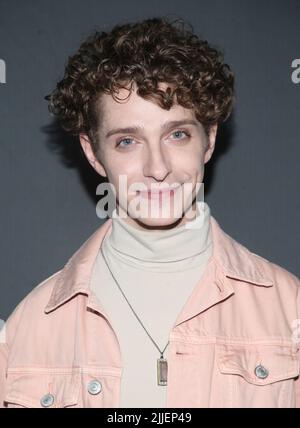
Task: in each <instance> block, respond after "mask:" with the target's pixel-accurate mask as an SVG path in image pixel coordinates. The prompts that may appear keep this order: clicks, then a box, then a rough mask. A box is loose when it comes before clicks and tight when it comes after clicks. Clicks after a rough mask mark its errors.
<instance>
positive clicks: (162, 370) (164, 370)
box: [100, 245, 169, 386]
mask: <svg viewBox="0 0 300 428" xmlns="http://www.w3.org/2000/svg"><path fill="white" fill-rule="evenodd" d="M100 250H101V253H102V256H103V258H104V261H105V263H106V265H107V267H108V269H109V271H110V273H111V275H112V277H113V279H114V280H115V283H116V284H117V286H118V288H119V290H120V291H121V293H122V294H123V296H124V298H125V300H126V302H127V303H128V305H129V307H130V309H131V310H132V312H133V314H134V315H135V317H136V318H137V320H138V321H139V323H140V324H141V326H142V327H143V329H144V330H145V332H146V333H147V335H148V337H149V338H150V340H151V341H152V343H153V344H154V346H155V347H156V348H157V349H158V351H159V353H160V358H158V359H157V384H158V385H160V386H165V385H167V378H168V361H167V359H166V358H164V352H165V350H166V348H167V346H168V344H169V341H168V343H167V344H166V346H165V347H164V350H163V351H161V350H160V349H159V347H158V345H157V344H156V343H155V341H154V340H153V338H152V337H151V336H150V334H149V332H148V331H147V329H146V327H145V326H144V324H143V323H142V321H141V320H140V318H139V316H138V315H137V313H136V312H135V310H134V309H133V307H132V306H131V304H130V302H129V301H128V299H127V297H126V296H125V293H124V292H123V290H122V288H121V287H120V284H119V283H118V281H117V279H116V277H115V276H114V274H113V273H112V270H111V268H110V267H109V264H108V262H107V259H106V256H105V255H104V252H103V249H102V245H101V246H100Z"/></svg>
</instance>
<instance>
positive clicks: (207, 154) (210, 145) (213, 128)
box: [204, 124, 218, 163]
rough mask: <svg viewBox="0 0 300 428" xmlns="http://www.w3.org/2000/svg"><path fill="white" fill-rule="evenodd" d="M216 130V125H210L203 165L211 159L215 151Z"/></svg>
mask: <svg viewBox="0 0 300 428" xmlns="http://www.w3.org/2000/svg"><path fill="white" fill-rule="evenodd" d="M217 129H218V125H217V124H215V125H212V126H211V127H210V130H209V136H208V137H207V138H208V144H207V148H206V151H205V155H204V163H207V162H208V161H209V160H210V158H211V157H212V154H213V152H214V149H215V143H216V136H217Z"/></svg>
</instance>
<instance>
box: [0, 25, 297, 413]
mask: <svg viewBox="0 0 300 428" xmlns="http://www.w3.org/2000/svg"><path fill="white" fill-rule="evenodd" d="M233 80H234V79H233V74H232V72H231V70H230V68H229V67H228V66H227V64H224V63H223V61H222V58H221V55H220V53H219V52H218V51H217V50H216V49H214V48H212V47H211V46H210V45H209V44H208V43H207V42H206V41H202V40H199V39H198V37H196V36H195V35H194V34H193V33H192V32H190V31H188V30H186V29H184V28H181V27H180V26H177V23H176V22H174V23H171V22H169V21H168V20H167V19H164V18H153V19H147V20H145V21H142V22H138V23H134V24H126V25H122V26H116V27H115V28H114V29H113V30H112V31H111V32H110V33H105V32H101V33H99V32H95V33H94V34H92V35H91V36H90V37H89V38H88V39H87V40H86V41H85V42H83V43H82V45H81V46H80V48H79V50H78V52H76V53H75V55H73V56H72V57H70V58H69V63H68V65H67V67H66V73H65V76H64V78H63V80H62V81H61V82H59V84H58V85H57V87H56V89H55V91H53V93H52V94H51V95H49V96H47V100H48V101H49V102H50V111H51V112H53V113H54V114H56V115H57V117H58V118H59V119H60V121H61V123H62V125H63V127H64V128H65V129H66V130H68V131H69V132H71V133H72V134H74V135H78V136H79V140H80V144H81V147H82V150H83V153H84V155H85V156H86V158H87V160H88V161H89V163H90V164H91V166H92V167H93V168H94V169H95V170H96V171H97V172H98V173H99V175H101V176H102V177H105V178H106V179H107V181H108V183H109V184H110V185H111V188H112V189H113V192H114V196H115V198H116V207H115V209H114V210H113V215H112V218H109V219H108V220H107V221H106V222H105V223H104V224H103V225H102V226H100V227H99V229H97V230H96V231H95V233H94V234H93V235H92V236H91V237H90V238H89V239H88V240H87V241H86V242H85V243H84V244H83V245H82V246H81V247H80V248H79V250H78V251H77V252H76V253H75V254H74V255H73V256H72V257H71V258H70V259H69V261H68V262H67V263H66V265H65V266H64V267H63V268H62V269H61V270H60V271H58V272H56V273H54V274H53V275H52V276H51V277H50V278H47V279H46V280H45V281H43V282H42V283H41V284H39V286H38V287H35V288H34V290H33V291H32V292H31V293H30V294H29V295H28V296H27V297H26V298H25V299H24V300H23V301H22V302H21V303H20V304H19V305H18V307H17V308H16V309H15V311H14V312H13V314H12V315H11V316H10V318H9V320H8V322H7V323H6V328H5V333H6V340H5V343H3V344H2V345H1V348H0V349H1V352H0V362H1V363H0V364H1V365H0V367H1V370H0V373H1V374H0V379H1V381H0V385H1V388H0V403H1V405H2V406H3V407H50V408H51V407H300V386H299V382H300V381H299V361H300V357H299V354H300V351H299V349H300V344H299V340H298V335H297V328H298V321H299V318H300V317H299V309H300V298H299V285H300V284H299V280H298V278H296V277H295V276H294V275H293V274H292V273H290V272H288V271H286V270H285V269H283V268H282V267H280V266H278V265H276V264H274V263H271V262H269V261H267V260H266V259H264V258H262V257H260V256H258V255H256V254H254V253H252V252H250V251H249V250H248V249H247V248H245V247H244V246H243V245H241V244H239V243H238V242H237V241H235V240H234V239H233V238H231V237H230V236H229V235H227V234H226V233H225V232H224V231H223V230H222V229H221V227H220V225H219V224H218V222H217V221H216V219H215V218H214V217H213V216H212V215H211V214H210V208H209V206H208V204H207V203H205V202H203V201H200V202H199V201H198V199H199V184H200V183H202V182H203V178H204V165H205V164H206V163H207V162H208V161H209V160H210V158H211V157H212V154H213V151H214V147H215V139H216V133H217V127H218V124H219V123H220V122H222V121H224V120H226V119H227V118H228V117H229V115H230V112H231V109H232V105H233Z"/></svg>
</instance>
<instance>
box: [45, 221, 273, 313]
mask: <svg viewBox="0 0 300 428" xmlns="http://www.w3.org/2000/svg"><path fill="white" fill-rule="evenodd" d="M112 221H113V220H112V219H111V218H109V219H108V220H107V221H106V222H105V223H104V224H103V225H101V226H100V227H99V228H98V229H97V230H96V231H95V232H94V233H93V234H92V235H91V236H90V238H89V239H88V240H87V241H85V242H84V243H83V244H82V245H81V247H80V248H79V249H78V250H77V251H76V252H75V253H74V254H73V256H72V257H71V258H70V259H69V260H68V262H67V263H66V264H65V266H64V267H63V269H61V270H60V271H59V272H58V276H57V279H56V282H55V284H54V287H53V290H52V294H51V297H50V300H49V301H48V303H47V306H46V307H45V313H49V312H52V311H53V310H55V309H56V308H58V307H59V306H61V305H62V304H63V303H65V302H67V301H68V300H70V299H71V298H72V297H74V296H75V295H77V294H79V293H82V294H86V295H87V296H89V297H90V299H91V303H93V299H94V297H93V295H92V294H91V292H90V279H91V275H92V270H93V265H94V262H95V260H96V257H97V254H98V251H99V248H100V246H101V243H102V241H103V239H104V237H105V236H106V234H110V233H111V230H112V227H111V226H112ZM210 222H211V228H212V241H213V253H212V257H211V263H210V264H209V267H210V268H211V267H212V265H213V266H214V268H216V269H217V270H218V272H219V274H220V275H222V276H223V277H230V278H234V279H238V280H241V281H243V282H245V283H248V284H252V285H259V286H264V287H270V286H272V285H273V283H272V281H271V279H270V278H268V277H267V276H266V275H265V274H264V273H263V272H262V270H261V268H260V264H261V263H260V262H259V257H257V256H256V255H255V254H253V253H251V252H250V251H249V250H248V249H247V248H246V247H244V246H243V245H242V244H240V243H238V242H237V241H235V240H234V239H233V238H231V237H230V236H229V235H228V234H227V233H225V232H224V230H223V229H222V228H221V227H220V225H219V223H218V222H217V221H216V219H215V218H214V217H213V216H212V215H210ZM98 308H99V309H100V311H101V310H102V309H103V308H101V306H100V307H99V303H98ZM104 312H105V311H104Z"/></svg>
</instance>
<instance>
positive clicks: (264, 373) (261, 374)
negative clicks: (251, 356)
mask: <svg viewBox="0 0 300 428" xmlns="http://www.w3.org/2000/svg"><path fill="white" fill-rule="evenodd" d="M268 375H269V372H268V370H267V369H266V368H265V367H264V366H262V365H261V364H260V365H258V366H256V367H255V376H257V377H258V378H260V379H265V378H266V377H268Z"/></svg>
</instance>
